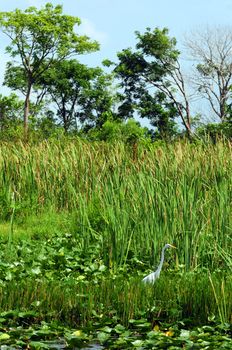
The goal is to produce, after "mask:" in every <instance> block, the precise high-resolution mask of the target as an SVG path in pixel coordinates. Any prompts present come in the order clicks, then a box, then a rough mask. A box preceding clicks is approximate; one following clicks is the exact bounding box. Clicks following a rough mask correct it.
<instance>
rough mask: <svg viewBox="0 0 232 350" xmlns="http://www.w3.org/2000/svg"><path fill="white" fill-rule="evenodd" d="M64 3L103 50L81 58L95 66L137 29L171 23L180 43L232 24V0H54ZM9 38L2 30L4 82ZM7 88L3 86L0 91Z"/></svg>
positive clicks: (15, 4)
mask: <svg viewBox="0 0 232 350" xmlns="http://www.w3.org/2000/svg"><path fill="white" fill-rule="evenodd" d="M46 2H48V1H46V0H45V1H44V0H6V1H4V0H0V3H1V6H0V11H13V10H14V9H15V8H20V9H22V10H23V9H26V8H27V7H29V6H36V7H40V6H41V5H44V4H45V3H46ZM50 2H51V3H52V4H54V5H57V4H62V5H63V11H64V13H66V14H71V15H73V16H77V17H79V18H80V19H81V20H82V24H81V26H80V27H79V28H78V32H79V33H80V34H86V35H88V36H89V37H90V38H92V39H96V40H97V41H98V42H99V43H100V45H101V49H100V51H99V52H96V53H91V54H88V55H85V56H84V57H82V58H81V61H82V62H84V63H86V64H89V65H91V66H97V65H100V64H101V62H102V60H103V59H106V58H107V59H111V60H113V61H115V60H116V58H117V56H116V54H117V52H119V51H121V50H122V49H124V48H127V47H133V46H134V44H135V34H134V32H135V31H136V30H138V31H140V32H144V31H145V30H146V28H147V27H151V28H155V27H157V26H158V27H160V28H163V27H167V28H169V31H170V35H171V36H175V37H176V39H177V41H178V43H179V44H180V43H181V42H182V41H183V38H184V35H185V34H187V33H188V32H189V31H190V30H194V28H199V27H201V26H202V27H204V26H205V25H209V26H213V25H216V26H217V25H232V0H63V1H62V0H50ZM6 45H7V38H6V37H5V36H4V35H3V34H2V33H0V60H1V61H0V62H1V65H0V82H1V83H2V81H3V74H4V67H5V63H6V62H7V61H8V60H9V57H7V56H6V54H5V53H4V50H5V47H6ZM5 91H6V90H5V89H3V88H2V89H1V91H0V93H4V92H5Z"/></svg>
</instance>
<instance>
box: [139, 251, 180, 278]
mask: <svg viewBox="0 0 232 350" xmlns="http://www.w3.org/2000/svg"><path fill="white" fill-rule="evenodd" d="M168 248H175V249H176V247H174V245H171V244H165V246H164V247H163V249H162V252H161V259H160V263H159V266H158V268H157V270H156V271H154V272H152V273H150V274H149V275H147V276H146V277H144V278H143V280H142V282H144V283H151V284H153V283H154V282H155V281H156V280H157V278H159V275H160V271H161V269H162V266H163V263H164V252H165V250H166V249H168Z"/></svg>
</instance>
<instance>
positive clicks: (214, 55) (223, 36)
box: [185, 27, 232, 121]
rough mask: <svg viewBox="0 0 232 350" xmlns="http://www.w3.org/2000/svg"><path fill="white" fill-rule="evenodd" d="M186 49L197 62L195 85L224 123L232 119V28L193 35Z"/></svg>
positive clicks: (207, 30)
mask: <svg viewBox="0 0 232 350" xmlns="http://www.w3.org/2000/svg"><path fill="white" fill-rule="evenodd" d="M185 46H186V48H187V50H188V51H189V53H190V55H191V59H193V60H195V61H196V65H195V73H194V78H193V83H194V85H195V86H196V87H197V91H198V93H199V94H200V95H201V96H204V97H205V98H206V99H207V100H208V102H209V104H210V106H211V108H212V110H213V112H214V113H215V114H216V115H217V116H218V117H219V118H220V120H221V121H226V120H227V119H228V117H229V115H230V108H229V105H230V104H231V84H232V27H215V28H209V27H207V28H204V29H203V30H196V31H194V32H192V33H191V34H190V35H189V36H188V37H187V38H186V40H185Z"/></svg>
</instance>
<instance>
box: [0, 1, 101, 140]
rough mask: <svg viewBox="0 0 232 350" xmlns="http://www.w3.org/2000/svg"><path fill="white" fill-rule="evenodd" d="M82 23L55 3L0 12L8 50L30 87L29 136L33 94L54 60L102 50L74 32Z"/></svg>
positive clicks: (27, 102)
mask: <svg viewBox="0 0 232 350" xmlns="http://www.w3.org/2000/svg"><path fill="white" fill-rule="evenodd" d="M80 23H81V22H80V19H79V18H77V17H73V16H68V15H64V14H63V13H62V6H60V5H58V6H55V7H53V5H52V4H51V3H47V4H46V5H45V6H44V7H42V8H41V9H40V10H38V9H37V8H35V7H29V8H28V9H26V10H25V11H24V12H23V11H21V10H19V9H16V10H15V11H13V12H1V13H0V26H1V28H2V30H3V32H4V33H5V34H6V35H7V36H8V37H9V39H10V45H9V46H7V48H6V51H7V52H8V54H10V55H11V57H12V58H14V59H16V58H18V59H19V63H17V64H16V66H17V67H18V66H19V65H20V66H21V68H22V69H23V73H24V78H25V79H26V88H25V85H24V90H22V92H24V93H25V103H24V132H25V136H27V133H28V116H29V108H30V96H31V92H32V89H33V86H34V85H35V84H36V82H37V81H38V79H39V78H40V76H41V75H42V74H43V72H44V71H46V70H47V69H48V68H49V67H50V66H51V65H52V64H53V62H54V61H57V60H63V59H65V58H67V57H70V56H71V55H74V54H83V53H86V52H91V51H95V50H97V49H98V48H99V45H98V43H97V42H92V41H90V40H89V38H88V37H86V36H80V35H77V34H76V33H75V32H74V26H75V25H80ZM11 68H12V67H11Z"/></svg>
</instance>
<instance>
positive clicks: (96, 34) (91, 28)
mask: <svg viewBox="0 0 232 350" xmlns="http://www.w3.org/2000/svg"><path fill="white" fill-rule="evenodd" d="M77 31H78V33H80V34H82V35H87V36H88V37H90V39H94V40H97V41H98V42H99V43H100V44H102V45H104V44H106V43H107V41H108V35H107V33H105V32H102V31H100V30H98V29H97V28H96V27H95V25H94V23H93V22H91V21H90V20H89V19H88V18H81V25H80V26H79V27H78V30H77Z"/></svg>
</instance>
